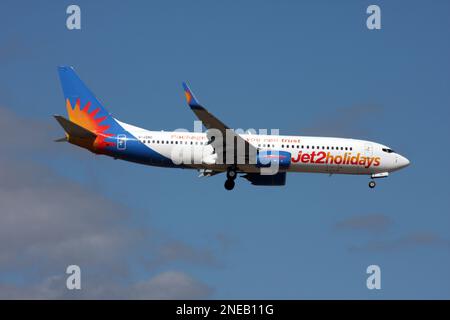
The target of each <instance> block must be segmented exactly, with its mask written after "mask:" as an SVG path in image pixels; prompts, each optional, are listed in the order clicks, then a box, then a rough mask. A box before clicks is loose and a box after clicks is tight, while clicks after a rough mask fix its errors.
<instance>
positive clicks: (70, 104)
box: [54, 66, 410, 190]
mask: <svg viewBox="0 0 450 320" xmlns="http://www.w3.org/2000/svg"><path fill="white" fill-rule="evenodd" d="M58 73H59V78H60V82H61V86H62V90H63V93H64V98H65V103H66V109H67V113H68V119H67V118H65V117H63V116H61V115H54V117H55V119H56V120H57V121H58V123H59V124H60V125H61V127H62V128H63V129H64V131H65V137H64V138H61V139H57V140H55V141H58V142H61V141H67V142H69V143H71V144H74V145H76V146H79V147H82V148H85V149H87V150H89V151H91V152H93V153H95V154H101V155H106V156H110V157H113V158H114V159H121V160H126V161H130V162H134V163H139V164H144V165H150V166H157V167H168V168H185V169H195V170H198V171H199V173H200V174H199V176H203V177H209V176H213V175H216V174H220V173H226V180H225V184H224V186H225V189H227V190H232V189H233V188H234V187H235V180H236V178H237V177H238V175H240V176H241V177H243V178H245V179H247V180H248V181H249V182H250V183H251V184H253V185H257V186H283V185H285V184H286V174H287V173H288V172H311V173H325V174H330V175H332V174H352V175H367V176H369V177H370V178H371V179H370V181H369V187H370V188H374V187H375V185H376V183H375V179H378V178H386V177H388V176H389V174H390V173H391V172H394V171H397V170H399V169H402V168H405V167H407V166H408V165H409V164H410V162H409V160H408V159H407V158H406V157H404V156H402V155H400V154H399V153H397V152H395V151H394V150H393V149H391V148H389V147H388V146H385V145H383V144H379V143H376V142H372V141H366V140H358V139H347V138H331V137H311V136H287V135H267V134H254V133H250V132H247V133H245V132H244V133H238V132H237V130H236V131H235V130H232V129H230V128H229V127H228V126H227V125H225V124H224V123H223V122H222V121H221V120H219V119H218V118H216V117H215V116H214V115H213V114H212V113H210V112H209V111H208V110H207V109H206V108H205V107H203V106H202V105H201V104H200V103H199V102H198V100H197V98H196V97H195V96H194V94H193V92H192V91H191V89H190V88H189V87H188V85H187V84H186V83H183V89H184V93H185V96H186V100H187V103H188V105H189V107H190V109H191V110H192V111H193V112H194V114H195V115H196V116H197V118H198V119H199V120H200V121H201V122H202V124H203V125H204V126H205V127H206V129H207V130H206V132H202V130H200V132H187V131H149V130H146V129H143V128H140V127H137V126H134V125H131V124H127V123H125V122H121V121H119V120H118V119H116V118H114V117H113V116H112V115H111V114H110V113H109V112H108V111H107V110H106V108H105V107H104V106H103V105H102V103H101V102H100V101H99V100H98V99H97V98H96V97H95V96H94V94H93V93H92V92H91V91H90V90H89V89H88V87H87V86H86V85H85V84H84V83H83V82H82V80H81V79H80V78H79V77H78V75H77V74H76V73H75V71H74V69H73V68H72V67H70V66H60V67H58Z"/></svg>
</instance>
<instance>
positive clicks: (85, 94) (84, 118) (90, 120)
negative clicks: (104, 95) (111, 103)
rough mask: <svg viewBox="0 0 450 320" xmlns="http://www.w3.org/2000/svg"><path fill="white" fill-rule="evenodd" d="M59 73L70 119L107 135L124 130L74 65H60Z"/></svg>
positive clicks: (88, 128) (92, 130)
mask: <svg viewBox="0 0 450 320" xmlns="http://www.w3.org/2000/svg"><path fill="white" fill-rule="evenodd" d="M58 73H59V78H60V81H61V86H62V89H63V93H64V98H65V100H66V108H67V113H68V115H69V119H70V121H72V122H74V123H76V124H77V125H79V126H81V127H83V128H85V129H87V130H89V131H91V132H94V133H96V134H101V135H104V136H107V137H109V136H113V135H117V134H119V133H122V132H123V131H124V130H123V128H122V127H121V126H120V125H119V124H118V123H117V122H116V120H114V118H113V117H112V116H111V114H110V113H109V112H108V110H106V109H105V107H103V105H102V104H101V103H100V101H98V99H97V98H96V97H95V95H94V94H93V93H92V92H91V91H90V90H89V88H88V87H87V86H86V85H85V84H84V83H83V81H81V79H80V78H79V77H78V75H77V74H76V73H75V70H74V69H73V68H72V67H69V66H61V67H58Z"/></svg>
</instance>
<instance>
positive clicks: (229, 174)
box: [227, 168, 236, 180]
mask: <svg viewBox="0 0 450 320" xmlns="http://www.w3.org/2000/svg"><path fill="white" fill-rule="evenodd" d="M227 179H228V180H230V179H231V180H234V179H236V170H234V169H233V168H229V169H228V170H227Z"/></svg>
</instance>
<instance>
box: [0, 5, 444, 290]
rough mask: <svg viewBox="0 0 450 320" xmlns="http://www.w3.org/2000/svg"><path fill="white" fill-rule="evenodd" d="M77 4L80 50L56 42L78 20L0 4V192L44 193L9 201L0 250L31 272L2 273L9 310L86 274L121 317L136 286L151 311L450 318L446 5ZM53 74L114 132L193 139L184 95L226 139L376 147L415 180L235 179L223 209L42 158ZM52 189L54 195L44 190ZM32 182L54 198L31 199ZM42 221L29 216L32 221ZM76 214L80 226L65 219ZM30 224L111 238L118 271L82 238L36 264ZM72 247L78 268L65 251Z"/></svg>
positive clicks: (158, 176)
mask: <svg viewBox="0 0 450 320" xmlns="http://www.w3.org/2000/svg"><path fill="white" fill-rule="evenodd" d="M76 3H77V4H78V5H79V6H80V7H81V11H82V30H80V31H68V30H67V29H66V27H65V20H66V17H67V15H66V13H65V10H66V8H67V6H68V5H69V4H72V2H71V1H58V2H55V1H41V2H39V3H37V2H32V1H3V2H2V4H1V10H0V21H1V23H0V25H1V28H2V31H1V33H0V40H1V41H0V43H1V44H0V64H1V70H2V72H1V73H0V108H2V109H3V111H2V114H3V115H4V119H3V120H4V121H3V125H4V128H5V127H8V125H9V127H8V131H7V130H5V129H3V130H2V133H3V134H4V135H12V136H18V137H22V138H23V139H18V138H14V137H11V136H9V139H8V138H7V139H6V143H7V144H8V148H6V151H5V152H4V153H3V155H2V157H3V158H4V160H3V162H0V164H1V165H2V168H1V170H2V171H3V174H4V175H5V176H6V177H8V175H7V174H8V172H13V173H14V172H17V173H18V174H20V177H22V175H23V179H24V180H20V179H19V178H17V180H15V179H14V178H13V176H11V177H10V178H11V179H9V180H7V179H4V180H3V181H4V182H3V183H2V187H1V188H2V193H0V197H4V198H1V199H3V200H5V199H11V198H10V195H11V194H18V192H20V193H21V194H22V192H23V190H25V189H26V190H28V189H30V190H31V194H32V193H33V192H34V191H33V190H36V192H42V195H40V196H39V197H35V196H33V195H30V194H25V195H23V196H21V197H20V198H19V200H18V201H19V202H22V204H23V205H22V206H21V207H20V208H17V207H15V206H14V205H13V204H15V203H16V202H14V203H13V202H12V201H10V202H8V201H6V203H8V204H5V201H4V204H3V205H4V207H3V210H2V211H3V212H4V213H5V212H8V213H9V215H7V217H10V218H7V217H5V216H3V218H1V217H0V220H3V224H4V225H8V224H7V223H10V224H9V226H10V230H16V229H15V228H17V230H18V232H11V234H8V235H6V236H4V237H3V238H2V241H5V242H6V243H12V244H14V245H16V246H17V250H18V251H19V252H26V253H24V256H21V257H20V259H21V260H23V261H27V262H28V263H26V264H20V263H19V262H17V260H18V259H19V258H18V257H16V256H14V255H13V254H12V253H11V255H10V256H4V257H3V258H4V259H5V260H4V261H5V263H4V267H0V292H2V290H3V292H2V296H8V295H9V296H12V295H11V294H10V292H13V291H14V292H17V295H16V296H24V295H25V296H26V295H27V294H28V293H29V292H30V290H34V291H33V292H35V296H38V297H59V296H60V295H59V291H58V292H56V293H54V294H53V293H52V295H48V292H49V291H40V290H39V288H40V287H41V286H43V284H42V283H43V282H45V281H46V280H45V279H47V280H48V279H53V278H54V277H56V278H58V277H59V278H58V279H60V280H61V279H62V277H64V268H63V266H66V265H68V264H71V263H79V264H80V266H81V267H82V270H85V272H86V274H88V278H87V279H94V278H95V279H96V281H97V282H96V285H97V286H99V287H100V286H104V287H105V283H108V284H110V283H114V285H115V286H116V287H115V288H116V289H117V287H118V286H120V288H121V289H120V290H122V291H121V294H122V295H121V296H126V297H129V296H131V295H127V294H126V292H131V291H132V290H134V289H136V287H133V284H135V283H145V281H147V280H148V281H150V285H149V286H150V289H148V290H149V291H148V292H147V293H149V292H150V293H149V295H148V296H149V297H160V296H158V295H157V294H156V295H155V294H154V291H158V290H163V289H161V288H162V287H163V286H170V285H173V283H174V282H176V280H177V279H178V280H179V279H181V280H182V281H184V282H183V283H184V284H185V286H184V287H182V289H179V288H180V287H177V286H176V285H175V286H174V288H175V289H173V291H170V290H169V291H168V292H169V293H168V294H167V297H194V298H195V297H201V298H213V299H218V298H248V299H258V298H276V299H280V298H287V299H302V298H325V299H330V298H338V299H341V298H344V299H345V298H363V299H366V298H368V299H379V298H388V299H391V298H425V299H430V298H439V299H442V298H446V299H448V298H450V275H449V273H448V270H449V269H450V235H449V227H450V214H449V213H450V210H449V209H450V202H449V193H448V191H449V189H448V186H447V182H448V181H449V178H450V176H449V168H448V167H446V166H443V165H441V164H442V163H443V164H445V163H446V159H448V158H449V157H450V152H449V149H448V148H447V145H448V137H449V134H450V132H449V131H450V129H449V126H448V118H449V115H450V114H449V108H448V106H449V104H450V90H449V84H450V60H449V58H448V57H449V56H450V40H449V37H448V30H449V27H450V21H449V20H448V12H449V10H450V5H449V3H448V2H447V1H433V2H432V3H429V2H425V1H395V2H393V1H376V2H373V1H345V2H340V3H337V2H334V1H246V2H237V1H235V2H223V1H222V2H219V1H195V2H185V1H165V2H149V1H131V2H123V1H77V2H76ZM370 4H378V5H379V6H380V7H381V12H382V29H381V30H379V31H369V30H368V29H367V28H366V18H367V14H366V8H367V6H368V5H370ZM61 64H68V65H72V66H74V67H75V69H76V70H77V72H78V73H79V75H80V76H81V78H82V79H84V81H85V82H86V83H87V84H88V85H89V87H90V88H91V89H92V90H93V91H94V92H95V93H96V95H97V96H98V97H99V98H100V99H101V100H102V101H103V102H104V104H105V106H106V107H107V108H108V109H109V110H110V111H111V112H112V113H113V114H114V115H115V116H116V117H117V118H119V119H120V120H122V121H125V122H127V123H133V124H135V125H138V126H141V127H145V128H148V129H155V130H160V129H165V130H171V129H177V128H186V129H192V128H193V120H194V119H195V116H194V114H192V113H191V111H190V110H189V109H188V108H187V106H186V104H185V101H184V96H183V91H182V88H181V82H182V81H188V82H189V83H190V85H191V87H192V89H193V90H194V92H195V93H196V96H197V98H198V99H199V100H200V101H201V102H202V103H203V104H204V105H206V107H207V108H208V109H209V110H210V111H211V112H213V113H214V114H215V115H216V116H218V117H219V118H221V119H222V120H223V121H224V122H225V123H227V124H228V125H229V126H231V127H236V128H243V129H247V128H257V129H258V128H268V129H270V128H279V129H280V131H281V133H283V134H295V135H302V134H317V135H333V136H343V137H354V138H362V139H369V140H374V141H377V142H380V143H383V144H386V145H389V146H390V147H392V148H393V149H394V150H397V151H398V152H400V153H401V154H403V155H405V156H406V157H407V158H408V159H410V161H411V163H412V164H411V166H410V167H408V168H407V169H404V170H402V171H400V172H397V173H394V174H392V176H390V177H389V178H388V179H385V180H382V181H379V183H378V185H377V188H376V189H375V190H370V189H369V188H368V187H367V182H368V179H367V177H353V176H333V177H328V176H327V175H314V174H291V175H289V176H288V180H287V186H285V187H282V188H256V187H253V186H251V185H250V184H249V183H248V182H247V181H245V180H244V179H241V180H242V181H238V183H237V187H236V188H235V190H234V191H233V192H226V191H225V190H224V188H223V182H224V177H223V176H215V177H211V178H206V179H205V178H202V179H200V178H197V173H196V172H195V171H189V170H169V169H159V168H152V167H144V166H139V165H135V164H131V163H126V162H121V161H113V160H112V159H108V158H105V157H101V156H94V155H92V154H89V153H88V152H87V151H83V150H81V149H78V148H75V147H72V146H69V145H64V144H58V145H57V146H55V144H54V143H52V142H51V140H50V139H51V138H57V137H59V136H60V135H61V130H60V128H59V127H58V125H57V124H56V122H55V121H54V120H53V119H52V118H51V115H52V114H55V113H64V101H63V96H62V92H61V88H60V85H59V82H58V77H57V72H56V66H58V65H61ZM15 123H17V124H23V126H19V125H17V126H16V125H12V124H15ZM30 126H31V127H32V128H33V130H30V129H23V127H30ZM21 129H23V130H25V132H26V133H27V134H26V135H24V134H23V130H21ZM41 132H42V134H40V133H41ZM11 139H12V140H11ZM8 141H9V142H8ZM11 168H12V169H11ZM29 168H35V169H34V170H31V169H29ZM27 170H30V174H29V175H25V174H24V172H28V171H27ZM36 171H41V172H46V174H45V175H40V174H39V175H37V174H36ZM30 176H31V177H32V179H31V180H27V179H30V178H29V177H30ZM46 177H47V178H48V177H51V180H52V182H51V183H49V184H47V182H45V183H44V182H43V180H42V179H44V180H45V181H47V180H46V179H47V178H46ZM53 180H54V181H53ZM21 181H22V182H21ZM30 181H31V182H33V185H38V186H44V187H42V188H48V189H42V188H40V187H39V188H36V189H33V188H32V187H30V186H29V185H28V184H29V183H31V182H30ZM21 183H23V185H21ZM10 184H11V185H10ZM62 189H67V190H72V191H71V193H70V194H69V195H64V194H61V195H60V198H59V199H55V197H54V196H53V194H52V193H54V192H62V191H61V190H62ZM11 190H13V191H14V192H12V191H11ZM16 191H17V192H16ZM85 192H86V193H87V194H85ZM46 196H48V198H46ZM66 196H67V201H68V199H69V198H71V197H72V196H73V197H72V198H73V202H69V203H71V204H72V205H71V206H70V205H69V204H68V202H63V201H62V200H61V199H66V198H65V197H66ZM76 197H79V198H78V199H77V198H76ZM83 201H85V205H84V206H83V205H81V203H83ZM47 202H48V204H49V205H48V206H47V205H46V206H43V207H42V210H41V211H39V212H40V214H39V215H34V212H33V210H34V208H36V203H39V206H42V204H43V203H47ZM55 203H58V205H59V206H60V207H58V208H59V209H58V210H59V211H58V212H62V215H63V216H64V217H68V218H69V217H70V225H67V220H66V219H57V220H58V222H59V223H61V224H62V225H64V226H63V227H61V228H62V229H61V228H60V226H59V225H58V224H57V223H54V224H52V222H51V221H53V218H54V217H55V216H57V214H56V211H55V212H53V214H54V215H51V214H48V215H47V214H46V212H47V211H46V210H49V211H48V212H50V211H51V210H54V206H55ZM91 204H92V205H91ZM7 205H10V206H9V207H7ZM27 205H29V206H27ZM78 206H80V207H78ZM94 207H95V210H94V209H93V208H94ZM1 208H2V205H0V209H1ZM46 208H47V209H46ZM52 208H53V209H52ZM80 208H84V209H80ZM117 208H120V209H117ZM81 210H85V211H84V212H85V213H86V212H89V214H80V215H78V213H80V212H81ZM91 211H92V212H91ZM111 211H114V214H111V218H109V214H110V213H111ZM116 211H117V212H116ZM69 213H70V215H69ZM96 214H99V215H101V217H102V218H101V219H100V218H99V217H96ZM36 217H39V218H36ZM102 219H103V220H102ZM6 220H7V221H6ZM106 221H113V225H114V226H112V225H111V226H110V225H109V224H108V223H106V224H107V225H108V226H109V227H108V228H110V229H107V230H106V231H105V229H104V228H103V226H104V225H105V222H106ZM6 222H7V223H6ZM33 223H35V225H36V226H44V225H45V228H47V229H45V230H46V232H48V233H50V234H51V233H52V232H55V233H58V231H57V230H65V232H67V234H69V233H70V232H72V231H73V230H78V231H80V232H81V230H84V231H82V232H81V233H79V234H81V235H83V234H84V233H83V232H85V230H86V228H87V229H89V228H91V227H92V226H99V228H100V229H101V232H105V234H107V235H108V237H109V236H111V234H113V233H114V230H117V229H116V227H117V228H119V229H118V230H120V233H119V235H122V234H123V237H121V236H118V237H116V235H117V234H115V233H114V236H115V237H114V242H111V243H113V244H112V245H111V247H108V248H109V249H110V250H111V252H114V251H115V250H114V248H116V246H117V247H118V248H119V247H120V248H121V250H122V251H121V252H122V253H121V255H119V256H114V257H112V256H110V255H107V253H105V252H109V251H108V250H103V249H104V248H105V247H102V245H103V244H102V245H98V243H97V244H95V243H94V244H92V243H91V242H89V243H91V245H89V243H88V244H86V243H84V242H83V239H86V237H87V236H86V234H84V235H85V237H84V238H83V237H82V236H79V237H77V234H78V233H77V232H78V231H77V232H74V233H70V236H71V239H73V241H71V245H73V247H67V248H70V249H67V248H66V247H65V248H66V249H65V250H66V251H64V249H61V248H57V249H55V248H54V247H52V245H51V244H49V243H50V242H49V243H47V242H46V244H45V246H44V245H43V246H42V247H40V248H41V249H39V251H34V247H33V246H32V243H36V242H37V243H40V241H42V237H44V236H45V235H44V234H41V233H40V232H39V230H40V229H39V228H38V227H37V228H36V230H38V231H36V230H35V231H33V232H35V233H33V237H32V238H31V239H28V238H27V239H25V238H26V237H25V236H24V234H23V233H21V232H20V230H23V231H24V232H25V231H27V230H28V229H23V228H24V225H28V226H30V225H32V224H33ZM96 223H98V224H96ZM74 225H75V226H77V227H76V228H79V229H76V228H75V227H74V228H72V227H71V226H74ZM71 230H72V231H71ZM89 230H90V229H89ZM97 231H98V230H97V229H95V228H93V229H92V233H89V234H88V236H89V237H91V236H92V237H93V238H95V235H96V232H97ZM130 234H133V235H135V234H145V235H146V236H143V237H142V238H138V239H136V238H134V236H133V238H130V236H129V235H130ZM148 234H150V235H148ZM65 235H66V233H64V232H61V234H58V236H57V237H56V238H55V239H58V241H65V240H67V239H66V236H65ZM108 239H111V238H108ZM130 239H131V240H130ZM133 241H134V242H133ZM130 243H131V244H130ZM97 245H98V246H97ZM82 246H87V247H89V246H90V251H89V252H88V253H86V252H85V251H83V250H79V249H76V248H79V247H82ZM62 251H64V254H62V253H61V252H62ZM28 252H31V253H28ZM36 252H38V254H35V253H36ZM87 254H89V255H90V256H89V257H91V256H92V257H97V258H96V259H97V260H96V261H95V263H94V262H92V261H94V260H95V259H94V260H90V259H84V258H85V255H87ZM102 254H104V255H105V256H104V257H103V256H102V259H100V258H98V255H102ZM103 258H104V259H103ZM1 259H2V257H1V256H0V261H2V260H1ZM119 260H120V263H118V262H117V261H119ZM44 261H50V262H52V263H53V264H51V263H47V262H44ZM77 261H80V262H77ZM116 264H117V265H118V264H120V266H121V267H120V268H117V269H120V270H121V271H117V270H115V268H114V266H116ZM370 264H377V265H379V266H380V267H381V271H382V289H381V290H379V291H376V290H375V291H370V290H368V289H367V288H366V285H365V284H366V277H367V275H366V273H365V270H366V268H367V266H368V265H370ZM18 265H20V267H18ZM99 274H101V277H100V276H98V275H99ZM161 275H163V276H162V277H161ZM173 275H175V277H174V278H175V280H173V278H171V277H170V276H173ZM52 277H53V278H52ZM89 277H90V278H89ZM169 278H170V281H167V279H169ZM155 279H156V280H155ZM88 281H89V280H86V283H87V284H86V285H87V287H85V289H84V291H83V292H84V293H85V294H86V295H87V296H88V297H100V298H102V297H104V296H106V295H103V294H102V293H100V294H98V295H95V294H93V293H92V292H90V291H89V290H92V287H89V282H88ZM93 281H94V280H93ZM164 281H166V282H164ZM45 283H47V282H45ZM58 283H59V282H56V285H55V286H58ZM161 283H162V284H161ZM158 285H159V286H158ZM177 285H178V284H177ZM18 287H20V288H22V289H24V290H25V291H20V290H19V289H17V288H18ZM137 287H138V288H141V287H142V286H141V287H139V286H137ZM52 288H54V287H53V286H52ZM146 288H148V287H146ZM155 288H156V289H155ZM164 288H165V287H164ZM27 290H28V291H27ZM58 290H59V289H58ZM105 290H106V289H105ZM117 290H118V291H120V290H119V289H117ZM124 290H131V291H124ZM182 290H186V291H182ZM174 291H175V293H177V292H182V294H181V295H177V294H173V292H174ZM124 292H125V293H124ZM170 293H172V295H170ZM71 294H72V293H64V294H63V295H64V297H68V298H70V297H72V296H71ZM119 295H120V293H119ZM142 296H143V297H147V296H146V293H145V292H144V293H143V294H142ZM140 297H141V296H140Z"/></svg>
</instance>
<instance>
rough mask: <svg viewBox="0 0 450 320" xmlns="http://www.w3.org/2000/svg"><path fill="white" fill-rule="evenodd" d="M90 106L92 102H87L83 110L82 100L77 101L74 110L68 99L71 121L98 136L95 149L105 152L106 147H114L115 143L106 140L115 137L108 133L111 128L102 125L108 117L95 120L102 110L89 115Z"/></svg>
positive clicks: (96, 110)
mask: <svg viewBox="0 0 450 320" xmlns="http://www.w3.org/2000/svg"><path fill="white" fill-rule="evenodd" d="M90 106H91V102H87V103H86V104H85V105H84V107H83V108H80V99H77V101H76V103H75V107H74V108H72V105H71V104H70V100H69V99H66V108H67V113H68V115H69V119H70V121H72V122H74V123H76V124H77V125H79V126H81V127H83V128H84V129H87V130H89V131H91V132H93V133H95V134H96V135H97V138H96V139H95V141H94V143H93V147H94V149H97V150H98V149H100V150H103V149H104V148H106V147H110V146H114V145H115V144H114V143H112V142H108V141H105V139H106V138H108V137H112V136H113V134H111V133H106V131H107V130H108V129H109V127H110V126H109V125H102V124H101V123H102V122H103V121H105V120H106V118H107V116H104V117H100V118H97V119H95V116H96V115H97V113H98V112H99V111H100V108H97V109H95V110H93V111H92V112H91V113H89V107H90Z"/></svg>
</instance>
